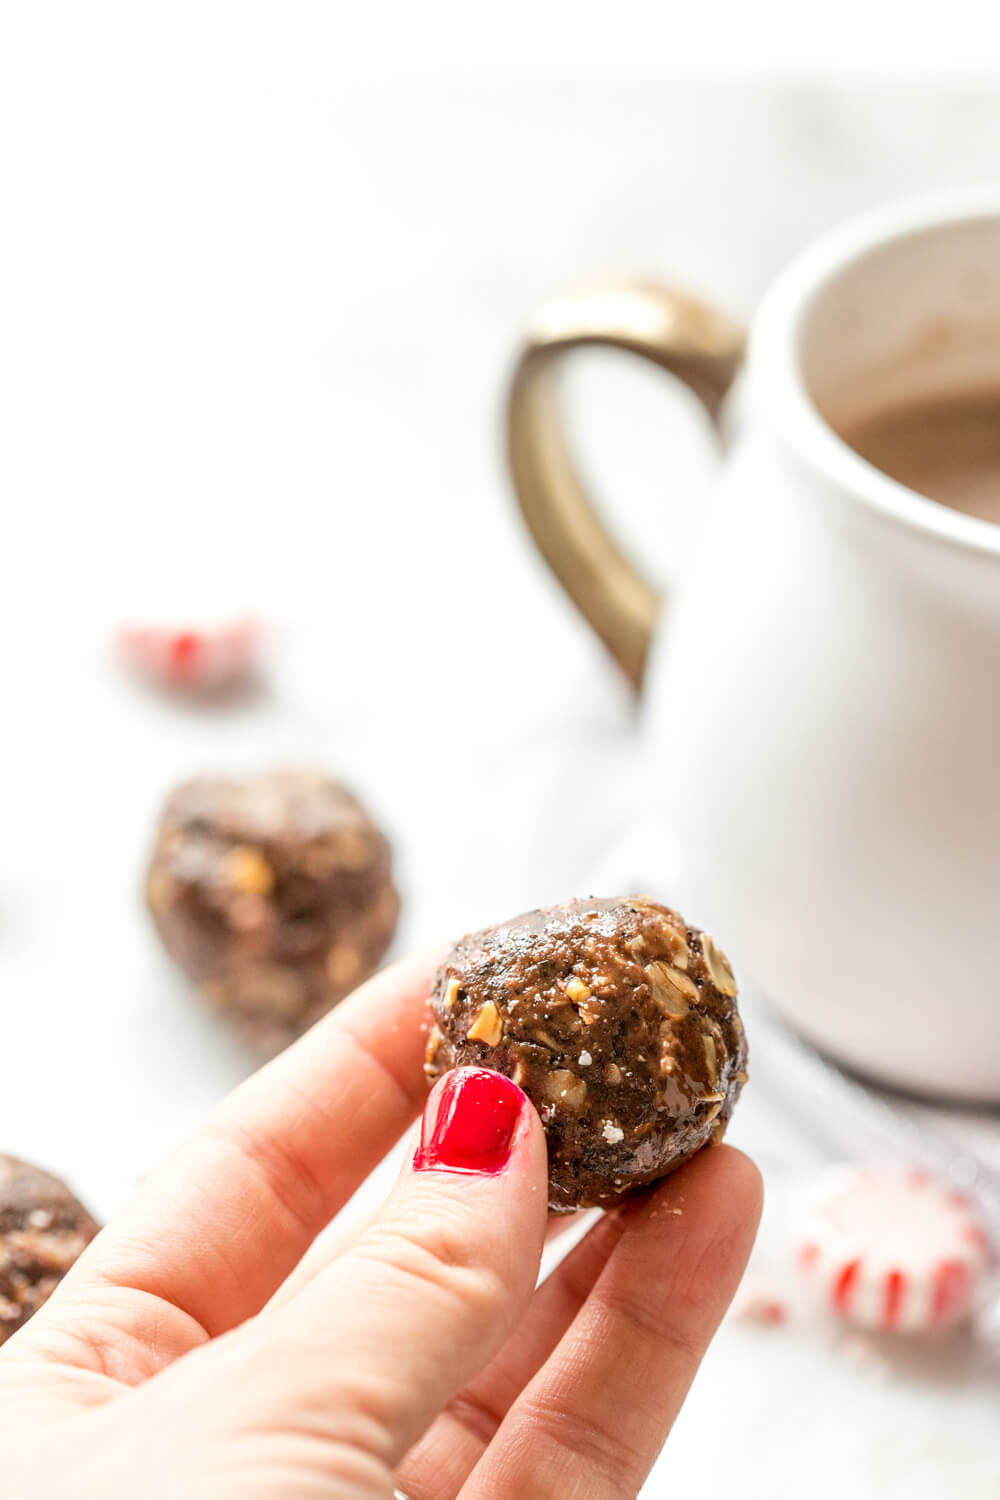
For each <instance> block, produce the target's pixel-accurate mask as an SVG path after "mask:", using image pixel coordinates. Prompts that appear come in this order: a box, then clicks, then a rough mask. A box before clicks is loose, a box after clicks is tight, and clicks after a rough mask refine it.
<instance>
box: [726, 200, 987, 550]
mask: <svg viewBox="0 0 1000 1500" xmlns="http://www.w3.org/2000/svg"><path fill="white" fill-rule="evenodd" d="M984 219H989V220H996V221H1000V185H993V184H983V185H976V186H971V187H963V188H957V189H956V188H951V189H946V190H945V191H943V192H936V193H924V194H921V195H920V196H918V197H913V198H906V199H903V200H902V201H899V202H895V203H890V204H888V205H886V206H884V207H882V208H878V209H875V210H872V211H869V212H868V213H864V214H860V215H857V216H856V217H854V218H852V219H849V220H848V221H847V222H846V223H845V224H841V225H840V226H839V227H838V228H836V229H833V230H830V231H828V232H827V233H826V234H824V235H821V236H820V238H819V239H817V240H815V241H814V242H813V243H812V244H811V245H810V246H808V247H807V248H806V249H805V250H803V251H802V252H800V254H799V255H797V256H796V257H795V259H794V260H793V261H792V262H791V263H790V264H789V265H788V267H787V268H786V269H785V270H784V271H782V272H781V273H780V274H779V276H778V278H777V280H776V281H775V282H774V283H773V284H772V286H771V289H770V290H769V291H768V292H767V293H765V296H764V299H763V301H762V303H761V305H760V309H759V311H758V313H757V317H756V318H755V320H754V322H753V325H752V328H751V333H750V345H749V359H748V375H749V380H750V383H751V385H753V386H754V387H755V388H756V389H758V390H761V391H762V392H763V403H764V405H765V406H770V407H771V408H772V409H773V410H774V411H775V412H776V413H777V418H778V421H777V426H778V430H779V432H780V433H781V435H782V437H783V438H784V439H785V441H787V442H789V443H790V444H791V446H792V447H793V448H794V449H795V451H796V452H797V453H798V454H799V456H800V457H801V458H804V459H805V460H806V461H807V462H808V463H809V464H811V465H812V466H813V467H815V468H818V469H819V470H821V471H822V472H823V473H824V474H825V475H826V477H827V478H828V479H830V480H831V481H832V482H833V483H834V484H835V485H836V486H837V487H838V488H840V489H844V490H847V491H848V492H849V493H850V494H851V495H852V496H853V497H854V498H855V499H857V500H861V501H863V502H864V503H865V504H867V505H869V506H871V507H872V508H873V509H875V510H877V511H880V512H882V513H883V514H884V515H886V516H889V517H891V518H892V519H894V520H896V521H898V522H901V523H903V524H904V525H906V526H908V527H910V528H914V529H916V530H918V531H921V532H924V533H925V534H929V535H931V536H934V537H937V538H938V539H941V540H946V541H950V542H953V543H957V544H959V545H961V546H962V547H963V548H967V549H970V550H972V551H975V552H978V553H981V554H986V555H988V556H993V557H997V558H1000V525H998V524H996V523H994V522H992V521H985V520H983V519H981V518H979V517H976V516H970V515H967V514H966V513H965V512H964V511H958V510H954V509H952V508H951V507H950V506H947V505H942V504H939V503H938V502H937V501H935V500H931V499H930V498H929V497H928V496H925V495H921V494H919V493H918V491H916V490H911V489H910V488H909V487H908V486H907V485H904V484H901V483H900V482H899V480H897V479H893V478H891V477H890V475H888V474H884V473H883V472H882V471H881V470H880V469H876V468H875V467H874V466H873V465H872V464H870V463H868V461H867V460H866V459H864V458H862V457H861V455H860V454H859V453H856V452H855V451H854V449H853V448H851V447H850V446H849V445H848V444H847V443H845V442H844V440H843V439H842V438H841V437H840V436H839V435H838V434H837V433H836V432H835V431H834V429H833V428H832V427H831V426H830V425H829V423H828V422H827V421H826V419H825V418H824V417H823V416H822V414H821V413H820V410H819V408H818V407H817V405H816V404H815V402H814V401H813V399H812V396H811V395H810V393H809V391H808V390H807V388H806V384H805V379H804V375H803V372H802V368H801V363H800V355H799V350H800V346H801V340H800V333H801V331H802V323H803V320H804V318H805V317H806V315H807V313H808V312H809V310H810V308H811V306H812V304H813V302H814V299H815V298H816V297H817V295H818V294H819V293H820V292H821V291H822V289H823V288H824V287H826V286H827V285H828V284H829V283H830V282H831V281H832V280H833V279H834V277H837V276H840V275H841V274H842V273H843V272H844V271H845V270H847V269H848V268H849V267H850V266H851V265H852V264H854V263H855V262H857V261H858V260H860V259H861V258H862V257H863V256H865V255H867V254H868V253H869V252H870V251H871V250H873V249H875V248H876V247H878V246H880V245H891V244H893V243H894V242H897V241H902V240H905V239H907V238H909V237H910V236H911V235H915V234H920V233H922V232H924V231H926V230H928V229H933V228H935V227H938V226H941V225H945V224H955V223H961V222H962V221H965V222H968V223H970V224H972V223H976V222H981V221H982V220H984Z"/></svg>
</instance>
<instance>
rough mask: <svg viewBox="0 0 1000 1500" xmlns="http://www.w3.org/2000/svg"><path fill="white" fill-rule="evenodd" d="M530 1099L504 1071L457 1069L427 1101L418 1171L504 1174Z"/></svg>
mask: <svg viewBox="0 0 1000 1500" xmlns="http://www.w3.org/2000/svg"><path fill="white" fill-rule="evenodd" d="M526 1102H527V1101H526V1099H525V1096H524V1094H522V1093H521V1090H520V1089H519V1088H518V1086H517V1084H516V1083H511V1081H510V1079H509V1078H505V1077H504V1075H503V1074H502V1073H491V1072H490V1071H489V1069H487V1068H456V1069H455V1071H454V1072H453V1073H449V1074H448V1076H447V1078H446V1079H445V1080H444V1083H443V1084H442V1085H441V1088H440V1089H439V1090H438V1092H437V1093H436V1094H435V1095H432V1097H431V1098H430V1099H429V1100H428V1101H427V1108H426V1109H425V1110H424V1119H423V1125H422V1126H421V1130H420V1145H419V1147H418V1149H417V1152H416V1155H415V1156H414V1158H413V1165H414V1168H415V1170H416V1171H418V1172H423V1171H426V1170H427V1169H428V1168H439V1169H440V1168H444V1169H445V1170H446V1171H451V1172H477V1173H482V1172H485V1173H496V1172H502V1171H503V1169H504V1167H505V1166H506V1165H507V1162H508V1161H509V1160H510V1153H511V1148H512V1146H513V1144H514V1132H515V1130H516V1129H517V1122H518V1120H519V1119H520V1116H521V1110H522V1109H523V1108H524V1106H525V1104H526Z"/></svg>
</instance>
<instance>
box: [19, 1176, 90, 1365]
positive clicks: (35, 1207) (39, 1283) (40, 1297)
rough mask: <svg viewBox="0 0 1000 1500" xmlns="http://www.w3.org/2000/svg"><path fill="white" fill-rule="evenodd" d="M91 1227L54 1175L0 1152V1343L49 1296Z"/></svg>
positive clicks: (86, 1215) (69, 1193)
mask: <svg viewBox="0 0 1000 1500" xmlns="http://www.w3.org/2000/svg"><path fill="white" fill-rule="evenodd" d="M96 1233H97V1225H96V1224H95V1222H94V1220H93V1219H92V1218H91V1217H90V1214H89V1213H88V1212H87V1210H86V1209H85V1208H84V1206H83V1204H82V1203H80V1202H79V1201H78V1200H77V1199H76V1198H74V1196H73V1194H72V1193H71V1192H70V1190H69V1188H68V1187H67V1186H66V1184H65V1183H63V1182H60V1181H59V1179H58V1177H52V1176H50V1174H49V1173H48V1172H43V1171H42V1169H41V1167H33V1166H31V1165H30V1163H28V1162H24V1161H18V1159H17V1158H16V1157H14V1156H0V1344H3V1343H4V1342H5V1341H6V1340H7V1339H9V1338H10V1336H11V1334H12V1333H16V1332H17V1330H18V1329H19V1328H20V1327H21V1325H22V1324H23V1323H26V1322H27V1321H28V1319H29V1318H30V1317H31V1314H32V1313H33V1312H37V1311H38V1309H39V1308H40V1307H41V1305H42V1303H43V1302H44V1301H46V1299H47V1298H48V1297H49V1296H51V1294H52V1292H54V1291H55V1289H56V1287H57V1285H58V1284H59V1282H60V1281H61V1280H62V1278H63V1277H64V1276H65V1274H66V1272H67V1271H68V1270H69V1268H70V1266H71V1265H72V1264H73V1262H74V1261H75V1260H76V1258H77V1256H78V1255H80V1254H81V1252H82V1251H83V1249H84V1248H85V1246H87V1245H88V1244H89V1243H90V1241H91V1240H92V1239H93V1238H94V1235H95V1234H96Z"/></svg>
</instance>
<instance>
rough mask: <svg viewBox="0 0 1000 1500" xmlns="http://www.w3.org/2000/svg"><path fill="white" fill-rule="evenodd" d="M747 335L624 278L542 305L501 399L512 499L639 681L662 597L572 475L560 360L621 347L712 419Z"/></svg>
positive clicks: (682, 298)
mask: <svg viewBox="0 0 1000 1500" xmlns="http://www.w3.org/2000/svg"><path fill="white" fill-rule="evenodd" d="M744 342H745V341H744V335H743V331H742V329H741V328H739V327H738V326H737V324H735V323H733V322H731V321H730V319H729V318H727V317H725V316H724V315H723V314H722V313H719V312H716V311H715V310H714V309H713V308H711V307H708V306H707V305H706V304H705V303H704V302H699V301H698V300H697V299H696V298H694V297H689V296H686V295H685V294H684V293H682V292H677V291H673V290H672V289H671V288H669V287H665V286H658V285H655V284H653V283H648V282H638V281H628V282H621V283H616V284H614V285H610V286H607V287H604V288H601V289H596V290H593V291H589V292H581V293H579V294H577V295H575V296H569V297H562V298H559V299H557V300H556V301H553V302H550V303H547V304H546V305H545V306H544V307H543V308H542V309H541V310H540V311H539V313H538V314H537V315H536V317H535V320H534V322H533V324H532V326H531V328H530V329H529V331H528V335H527V337H526V339H525V342H524V345H523V348H522V350H521V353H520V355H519V357H518V361H517V365H516V367H515V370H514V374H513V378H512V380H511V384H510V390H509V394H508V401H507V453H508V460H509V463H510V471H511V476H512V478H513V481H514V489H515V491H516V493H517V498H518V502H519V504H520V506H521V510H522V512H523V514H524V518H525V520H526V521H527V523H528V529H529V530H530V532H531V534H532V536H533V537H534V539H535V541H536V543H537V544H538V547H539V550H540V551H541V553H542V556H543V557H544V558H545V560H546V561H547V562H548V564H549V566H550V567H551V569H552V571H553V572H554V573H555V575H556V577H557V578H558V579H559V582H560V583H561V584H562V586H563V588H564V589H565V590H566V592H567V593H568V594H569V596H570V598H571V599H572V600H573V602H574V604H575V605H576V606H577V608H578V609H579V610H580V612H581V613H582V614H583V616H584V618H585V619H586V620H587V621H588V622H589V624H590V625H591V626H592V627H593V629H594V630H595V631H596V632H597V634H598V635H599V636H600V638H601V640H602V641H603V642H604V644H605V645H606V646H607V647H608V649H609V650H610V651H611V653H612V655H613V656H615V657H616V658H617V660H618V662H619V663H620V664H621V666H622V668H623V670H624V671H625V673H626V674H627V675H628V677H629V678H630V679H631V681H632V684H633V686H634V687H636V688H638V687H640V686H641V683H642V674H643V668H644V666H645V661H646V653H647V651H648V649H649V642H650V638H651V636H652V633H653V626H654V624H655V621H656V615H657V610H658V607H659V596H658V594H657V592H656V590H655V589H654V588H653V586H652V585H651V584H650V583H649V582H648V580H647V579H646V578H644V577H643V575H642V574H641V573H640V572H639V570H638V569H637V568H636V567H635V566H634V565H633V564H632V563H631V562H630V561H629V560H628V558H627V557H626V556H625V554H624V553H623V552H622V551H621V549H620V548H619V547H618V545H617V543H616V542H615V541H614V540H613V539H612V537H611V536H610V534H609V533H608V532H607V530H606V529H605V527H604V525H603V524H602V522H601V520H600V519H599V517H598V515H597V513H596V511H595V510H594V508H593V506H592V505H591V503H590V500H589V499H588V497H587V492H586V490H585V489H584V487H583V484H582V483H581V481H580V479H579V477H578V475H577V472H576V469H575V467H574V464H573V460H572V458H571V456H570V452H569V447H568V445H567V442H566V437H565V433H564V430H563V423H562V418H561V414H560V410H559V400H558V377H559V367H560V365H561V364H562V363H563V361H564V360H565V359H566V357H567V356H568V355H569V354H570V353H571V352H572V351H573V350H574V349H581V348H584V347H587V346H589V347H595V346H596V347H604V348H612V349H625V350H627V351H628V352H629V353H632V354H639V355H641V356H642V357H643V358H644V359H648V360H651V361H652V363H653V364H654V365H658V366H659V367H660V368H661V369H662V370H666V371H667V372H668V373H669V374H671V375H675V376H677V377H678V378H679V379H680V380H683V382H684V384H685V385H687V386H689V387H690V388H691V390H692V391H693V392H694V393H695V395H696V396H698V397H699V399H700V400H701V401H702V403H703V404H704V406H705V408H706V410H707V412H708V414H709V416H710V417H711V418H712V420H713V422H715V421H716V420H717V418H718V414H719V408H720V407H721V405H722V401H723V398H724V397H725V395H726V392H727V391H728V390H729V388H730V386H731V385H732V383H733V379H734V377H735V375H736V372H737V370H738V369H739V367H740V364H741V362H742V359H743V350H744Z"/></svg>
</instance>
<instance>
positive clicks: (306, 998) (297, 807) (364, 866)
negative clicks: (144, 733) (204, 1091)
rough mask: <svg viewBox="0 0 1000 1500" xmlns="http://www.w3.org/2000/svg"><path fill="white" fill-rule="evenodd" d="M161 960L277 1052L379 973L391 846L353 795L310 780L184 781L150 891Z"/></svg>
mask: <svg viewBox="0 0 1000 1500" xmlns="http://www.w3.org/2000/svg"><path fill="white" fill-rule="evenodd" d="M146 900H147V903H148V906H149V909H150V911H151V913H152V916H153V920H154V922H155V923H156V927H157V930H158V932H159V934H160V937H161V938H162V939H163V943H164V945H165V947H166V949H167V951H168V952H169V953H170V954H171V955H172V956H173V957H174V958H175V959H176V960H177V962H178V963H179V964H180V966H181V968H182V969H184V971H185V972H186V973H187V974H189V975H190V977H191V978H192V979H194V980H195V981H196V983H197V984H198V986H199V989H200V991H201V993H202V995H203V996H204V998H205V1000H206V1001H207V1002H208V1004H209V1005H210V1006H212V1007H213V1008H214V1009H217V1010H219V1011H222V1012H225V1013H226V1015H227V1016H228V1017H229V1018H231V1020H232V1021H233V1023H234V1024H235V1025H236V1027H237V1028H238V1029H239V1030H240V1031H241V1032H242V1033H243V1034H244V1035H245V1036H246V1037H247V1038H248V1040H249V1041H251V1042H252V1043H253V1045H255V1046H256V1047H257V1048H259V1049H260V1050H262V1051H265V1052H274V1051H277V1050H278V1049H279V1048H281V1047H283V1046H284V1045H285V1044H286V1043H287V1042H289V1041H291V1040H292V1038H293V1037H295V1036H296V1035H298V1033H299V1032H301V1031H304V1030H305V1029H306V1027H307V1026H309V1025H311V1024H312V1022H313V1021H315V1020H316V1019H317V1017H319V1016H321V1015H322V1014H323V1013H324V1012H325V1011H327V1010H329V1009H330V1007H331V1006H333V1005H336V1004H337V1002H338V1001H339V1000H342V999H343V998H344V996H345V995H346V994H348V993H349V992H350V991H351V990H352V989H353V988H354V987H355V985H357V984H359V983H360V982H361V981H362V980H363V979H366V978H367V977H368V975H369V974H371V973H372V972H373V971H374V970H375V968H376V967H377V966H378V963H379V960H380V959H381V958H382V956H383V954H384V953H385V950H386V948H387V947H388V945H389V942H390V940H391V938H392V935H393V932H394V931H395V927H396V918H397V915H398V912H399V898H398V896H397V895H396V890H395V887H394V886H393V883H392V875H391V870H390V851H389V845H388V843H387V841H386V839H385V837H384V835H383V834H382V833H381V832H380V831H379V829H378V828H377V827H376V826H375V824H374V823H373V822H372V820H371V818H370V817H369V816H368V814H367V813H366V812H365V811H364V809H363V808H362V807H361V805H360V804H359V803H358V802H357V801H356V800H355V799H354V797H352V796H351V794H350V792H348V791H346V790H345V788H344V787H342V786H340V785H339V784H338V783H337V782H335V781H331V780H330V779H329V778H328V777H326V776H323V775H319V774H317V773H314V772H307V771H284V772H274V773H269V774H267V775H260V776H249V777H244V778H242V779H236V778H233V779H231V780H207V779H206V780H198V781H189V782H186V783H184V784H183V785H182V786H179V787H178V788H177V789H176V790H175V791H174V792H173V794H172V795H171V796H170V798H169V800H168V802H167V805H166V808H165V809H164V813H163V818H162V822H161V824H160V830H159V834H158V837H157V840H156V847H155V849H154V852H153V858H152V862H151V864H150V867H149V872H148V875H147V879H146Z"/></svg>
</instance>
